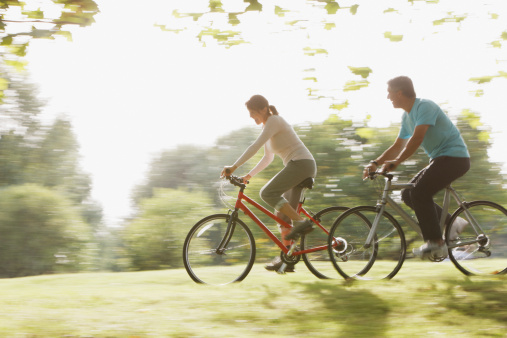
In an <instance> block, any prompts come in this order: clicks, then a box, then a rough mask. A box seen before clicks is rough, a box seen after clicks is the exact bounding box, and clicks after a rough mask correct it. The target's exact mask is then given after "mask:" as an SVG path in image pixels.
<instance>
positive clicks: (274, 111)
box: [269, 106, 278, 115]
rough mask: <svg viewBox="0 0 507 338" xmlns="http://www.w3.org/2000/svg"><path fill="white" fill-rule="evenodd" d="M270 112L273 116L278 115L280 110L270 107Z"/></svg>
mask: <svg viewBox="0 0 507 338" xmlns="http://www.w3.org/2000/svg"><path fill="white" fill-rule="evenodd" d="M269 111H270V112H271V114H273V115H278V110H276V108H275V106H269Z"/></svg>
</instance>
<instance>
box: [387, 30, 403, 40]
mask: <svg viewBox="0 0 507 338" xmlns="http://www.w3.org/2000/svg"><path fill="white" fill-rule="evenodd" d="M384 37H385V38H386V39H389V40H391V41H392V42H400V41H401V40H403V35H393V34H392V33H391V32H385V33H384Z"/></svg>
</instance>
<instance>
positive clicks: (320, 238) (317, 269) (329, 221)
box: [301, 207, 348, 279]
mask: <svg viewBox="0 0 507 338" xmlns="http://www.w3.org/2000/svg"><path fill="white" fill-rule="evenodd" d="M346 210H348V208H347V207H329V208H326V209H323V210H321V211H319V212H318V213H316V214H315V216H314V219H316V220H317V221H318V222H319V223H320V225H322V226H323V227H324V228H325V229H326V230H327V231H329V229H331V227H332V226H333V224H334V222H335V221H336V219H337V218H338V217H339V216H340V215H341V214H342V213H343V212H344V211H346ZM327 241H328V234H327V233H326V232H325V231H324V230H322V229H320V228H319V227H318V226H316V225H315V230H314V231H312V232H310V233H308V234H306V235H304V236H303V237H302V238H301V250H308V249H310V250H311V249H313V248H321V249H320V250H319V251H315V252H311V253H306V254H303V261H304V262H305V265H306V267H307V268H308V270H310V272H311V273H313V274H314V275H315V276H316V277H317V278H320V279H332V278H337V277H340V278H341V276H339V275H338V273H337V272H336V269H335V268H334V266H333V263H332V262H331V260H330V259H329V252H328V250H327Z"/></svg>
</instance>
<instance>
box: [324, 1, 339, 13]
mask: <svg viewBox="0 0 507 338" xmlns="http://www.w3.org/2000/svg"><path fill="white" fill-rule="evenodd" d="M325 8H326V10H327V14H331V15H332V14H336V12H337V11H338V10H339V9H340V5H338V3H337V2H336V1H331V2H328V3H327V5H326V7H325Z"/></svg>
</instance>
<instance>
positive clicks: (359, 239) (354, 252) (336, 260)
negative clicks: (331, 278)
mask: <svg viewBox="0 0 507 338" xmlns="http://www.w3.org/2000/svg"><path fill="white" fill-rule="evenodd" d="M378 212H379V210H378V209H377V208H376V207H371V206H359V207H355V208H352V209H349V210H347V211H345V212H344V213H343V214H342V215H341V216H340V217H339V218H338V219H337V220H336V222H335V223H334V224H333V227H332V228H331V231H330V233H329V238H328V245H329V246H328V251H329V257H330V259H331V262H332V263H333V266H334V267H335V269H336V270H337V271H338V273H339V274H340V275H341V276H342V277H343V278H345V279H367V280H376V279H391V278H393V277H394V276H395V275H396V274H397V273H398V271H399V270H400V269H401V267H402V265H403V262H404V260H405V256H406V242H405V235H404V233H403V230H402V229H401V227H400V224H399V223H398V222H397V221H396V219H395V218H394V217H393V216H392V215H391V214H389V213H388V212H385V211H384V213H383V214H382V216H381V217H380V219H379V224H378V227H377V230H376V233H375V236H374V238H373V244H372V245H370V246H369V247H366V246H365V243H366V239H367V237H368V234H369V232H370V229H371V227H372V224H373V221H374V219H375V217H376V216H377V214H378ZM336 237H341V238H343V239H344V240H345V241H346V243H347V248H346V250H345V252H344V253H341V254H340V253H338V252H335V250H334V248H333V247H332V246H331V243H332V241H333V239H334V238H336Z"/></svg>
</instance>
